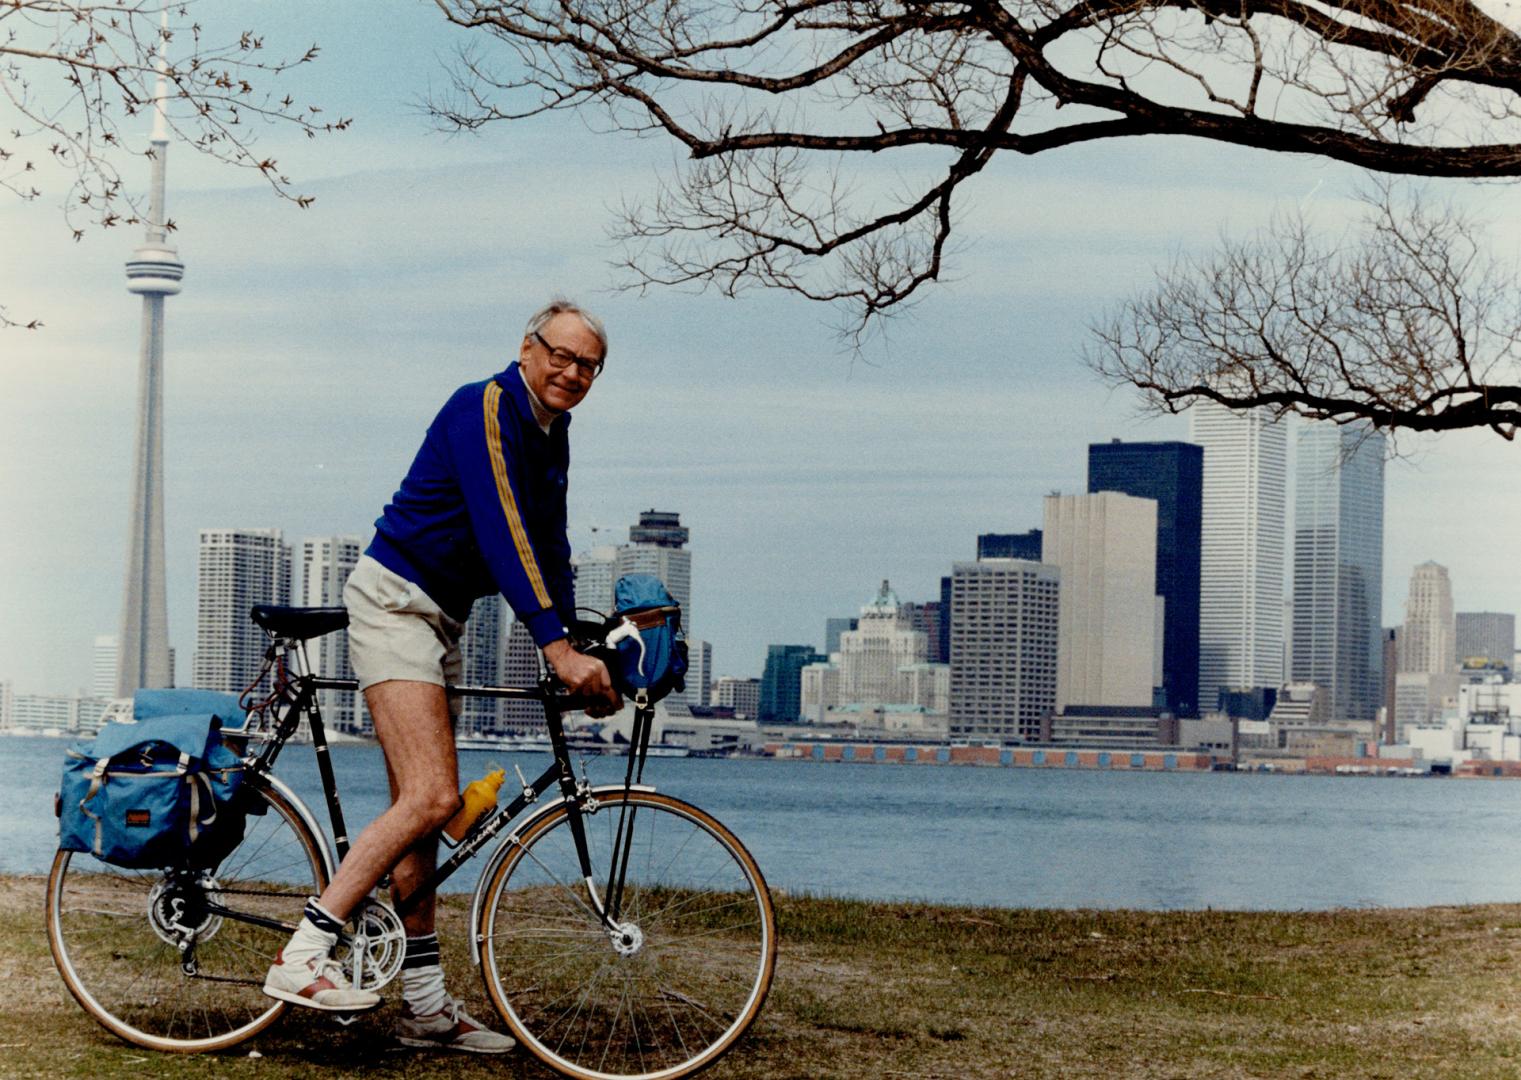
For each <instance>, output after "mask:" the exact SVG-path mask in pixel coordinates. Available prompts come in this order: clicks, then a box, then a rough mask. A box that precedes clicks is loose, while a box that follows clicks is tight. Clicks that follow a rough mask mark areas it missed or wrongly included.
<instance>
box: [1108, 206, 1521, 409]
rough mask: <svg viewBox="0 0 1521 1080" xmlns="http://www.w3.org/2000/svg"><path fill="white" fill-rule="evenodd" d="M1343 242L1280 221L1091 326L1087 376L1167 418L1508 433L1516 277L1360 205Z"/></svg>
mask: <svg viewBox="0 0 1521 1080" xmlns="http://www.w3.org/2000/svg"><path fill="white" fill-rule="evenodd" d="M1367 202H1368V212H1367V214H1366V216H1365V218H1364V220H1363V222H1362V225H1361V229H1360V231H1358V232H1357V233H1356V234H1354V235H1351V236H1348V237H1344V238H1341V239H1340V240H1337V241H1333V242H1324V241H1317V240H1315V239H1313V238H1312V235H1313V234H1312V230H1311V228H1310V226H1309V225H1308V223H1307V222H1306V221H1305V220H1304V218H1303V217H1301V216H1297V215H1296V216H1280V217H1279V218H1277V219H1276V220H1275V221H1274V222H1273V224H1272V225H1271V226H1270V227H1269V228H1268V229H1266V230H1265V231H1264V232H1263V233H1262V234H1260V235H1259V236H1257V237H1256V238H1255V239H1253V240H1251V241H1248V242H1237V241H1229V240H1227V241H1225V242H1224V243H1223V244H1222V245H1221V248H1220V250H1219V251H1218V252H1217V253H1216V254H1215V255H1213V256H1212V257H1210V258H1208V259H1203V260H1197V259H1189V258H1183V259H1180V260H1178V261H1177V262H1175V263H1174V264H1173V265H1172V266H1171V267H1170V268H1169V269H1167V270H1166V271H1164V272H1162V273H1161V274H1159V275H1158V280H1157V284H1156V286H1155V288H1153V289H1152V290H1150V291H1149V292H1147V293H1145V294H1144V295H1142V296H1139V297H1137V298H1135V299H1132V300H1130V301H1128V302H1127V303H1125V304H1124V305H1123V306H1122V307H1121V308H1120V309H1119V310H1118V311H1117V312H1116V313H1115V314H1114V315H1112V316H1111V317H1110V318H1108V319H1107V320H1105V321H1104V322H1102V323H1100V324H1099V325H1097V326H1094V327H1093V328H1092V329H1093V339H1092V343H1091V345H1090V348H1089V349H1088V352H1087V361H1088V364H1089V366H1090V367H1091V368H1093V369H1094V370H1095V371H1096V372H1098V374H1099V375H1100V376H1102V377H1103V378H1104V379H1106V380H1107V381H1109V382H1111V383H1114V384H1117V385H1123V384H1127V383H1128V384H1130V385H1133V386H1136V387H1138V388H1139V389H1140V390H1141V391H1142V393H1143V395H1144V397H1145V398H1146V400H1147V401H1148V402H1150V403H1151V404H1152V405H1153V406H1155V407H1157V408H1160V409H1164V410H1166V411H1170V412H1178V411H1181V410H1182V409H1184V408H1187V407H1188V406H1189V405H1190V404H1192V403H1193V402H1194V401H1197V400H1200V399H1205V400H1210V401H1216V402H1219V403H1220V404H1222V405H1226V406H1229V407H1230V408H1236V409H1246V408H1256V407H1268V408H1271V409H1273V410H1275V411H1276V412H1278V413H1290V412H1292V413H1298V414H1299V415H1301V416H1305V417H1308V418H1310V419H1314V420H1331V421H1334V422H1336V423H1339V424H1347V423H1352V422H1366V423H1369V424H1371V425H1373V426H1374V427H1376V428H1382V429H1386V430H1401V429H1403V430H1408V431H1449V430H1453V429H1457V428H1468V427H1488V428H1490V429H1491V430H1493V431H1495V432H1496V433H1497V434H1499V435H1500V436H1502V437H1503V438H1505V439H1514V438H1515V436H1516V430H1517V425H1518V424H1521V305H1518V302H1517V300H1516V296H1515V289H1514V287H1513V283H1514V281H1515V272H1516V268H1515V267H1514V266H1508V265H1502V264H1501V263H1500V262H1498V261H1497V260H1496V259H1495V258H1494V257H1493V256H1492V255H1491V254H1490V253H1489V252H1488V250H1487V249H1486V248H1485V247H1484V245H1483V243H1482V241H1481V239H1480V237H1481V236H1482V235H1483V230H1482V229H1481V228H1480V226H1479V225H1478V224H1477V223H1475V222H1474V221H1473V220H1472V219H1471V218H1469V217H1468V216H1466V215H1464V214H1462V213H1460V212H1458V211H1457V210H1455V209H1453V208H1452V207H1450V206H1443V207H1433V206H1431V205H1428V204H1427V203H1425V202H1424V201H1423V200H1421V199H1420V198H1412V199H1411V200H1409V202H1408V204H1402V203H1401V202H1400V201H1399V200H1397V199H1396V198H1395V197H1394V195H1393V193H1392V191H1391V190H1390V188H1389V187H1387V186H1385V187H1381V188H1379V189H1378V190H1377V191H1376V192H1375V193H1374V194H1372V195H1370V196H1369V197H1368V199H1367Z"/></svg>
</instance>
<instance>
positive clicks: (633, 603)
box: [612, 574, 687, 705]
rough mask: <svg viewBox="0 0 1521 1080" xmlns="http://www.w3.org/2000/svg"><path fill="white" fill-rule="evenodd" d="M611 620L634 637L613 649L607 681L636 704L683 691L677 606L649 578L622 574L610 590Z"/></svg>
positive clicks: (655, 580) (661, 586) (684, 664)
mask: <svg viewBox="0 0 1521 1080" xmlns="http://www.w3.org/2000/svg"><path fill="white" fill-rule="evenodd" d="M613 603H614V610H613V617H614V619H615V620H626V621H628V622H631V623H633V624H634V626H635V627H636V628H637V629H638V631H639V632H638V635H637V636H634V637H626V638H624V639H623V640H621V641H619V642H618V643H617V645H616V646H615V647H616V648H617V650H618V662H617V663H616V664H615V665H613V667H614V669H615V670H613V672H612V676H613V682H614V683H615V684H616V685H617V687H618V690H619V692H620V693H622V694H623V695H624V696H625V697H630V698H633V699H634V701H635V702H636V703H637V704H640V705H653V704H654V703H655V702H657V701H659V700H660V699H661V698H663V697H665V696H666V695H667V694H669V693H670V692H671V691H673V690H684V689H686V679H685V676H686V673H687V642H686V637H685V636H684V635H683V634H682V630H681V607H680V605H678V604H677V603H676V601H675V600H673V599H672V598H671V594H670V591H669V590H668V589H666V587H665V583H664V582H662V581H661V580H660V579H659V578H658V577H656V576H655V575H654V574H626V575H624V576H623V577H621V578H619V579H618V583H617V584H616V585H614V586H613Z"/></svg>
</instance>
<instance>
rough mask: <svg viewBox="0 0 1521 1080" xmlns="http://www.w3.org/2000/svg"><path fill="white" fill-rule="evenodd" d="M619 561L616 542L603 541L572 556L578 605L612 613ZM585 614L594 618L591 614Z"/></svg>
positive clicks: (607, 613) (604, 612)
mask: <svg viewBox="0 0 1521 1080" xmlns="http://www.w3.org/2000/svg"><path fill="white" fill-rule="evenodd" d="M617 562H618V549H617V548H616V547H614V546H613V545H612V544H599V545H598V546H596V547H593V548H591V549H589V550H587V551H582V552H577V553H576V554H575V555H572V556H571V557H570V565H571V567H572V568H573V569H574V570H575V573H576V606H577V607H584V608H591V609H592V611H600V612H602V614H604V615H610V614H612V610H613V568H614V567H615V566H616V565H617ZM583 614H584V615H585V617H586V618H591V615H590V614H589V613H583Z"/></svg>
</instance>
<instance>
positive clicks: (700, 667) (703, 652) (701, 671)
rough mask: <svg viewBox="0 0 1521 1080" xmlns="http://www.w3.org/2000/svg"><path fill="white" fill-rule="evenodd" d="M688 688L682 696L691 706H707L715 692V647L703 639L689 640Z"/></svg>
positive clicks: (690, 638) (689, 638)
mask: <svg viewBox="0 0 1521 1080" xmlns="http://www.w3.org/2000/svg"><path fill="white" fill-rule="evenodd" d="M686 684H687V688H686V689H685V690H684V691H682V693H681V694H680V697H681V700H683V701H685V702H687V703H688V704H689V705H706V704H707V703H708V697H709V695H710V694H711V693H712V691H713V645H712V643H711V642H707V641H703V640H702V639H701V638H694V637H688V638H687V674H686Z"/></svg>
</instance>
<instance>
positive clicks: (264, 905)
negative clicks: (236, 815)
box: [47, 783, 328, 1053]
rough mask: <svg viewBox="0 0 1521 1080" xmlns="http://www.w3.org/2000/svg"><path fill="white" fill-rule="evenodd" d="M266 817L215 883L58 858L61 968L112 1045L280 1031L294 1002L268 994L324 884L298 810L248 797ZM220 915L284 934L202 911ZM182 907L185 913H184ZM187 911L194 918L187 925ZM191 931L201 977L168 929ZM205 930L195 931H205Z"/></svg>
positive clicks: (273, 798)
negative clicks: (185, 966)
mask: <svg viewBox="0 0 1521 1080" xmlns="http://www.w3.org/2000/svg"><path fill="white" fill-rule="evenodd" d="M244 793H246V796H245V797H247V798H250V799H255V800H258V801H259V802H260V803H261V804H262V807H261V808H260V810H261V812H255V813H252V814H250V816H249V817H248V819H247V823H246V832H245V835H244V838H243V840H242V842H241V843H239V844H238V845H237V847H235V848H234V849H233V850H232V852H231V853H230V854H229V855H227V856H226V857H225V858H224V859H222V860H221V862H220V863H219V864H218V866H217V868H216V870H215V871H214V872H209V873H210V878H209V879H208V878H206V877H203V876H200V875H196V876H195V877H194V878H193V879H192V878H191V877H190V876H189V875H188V873H186V874H180V875H172V874H170V873H169V872H167V871H161V870H127V869H123V868H121V867H117V866H110V865H108V864H106V863H103V862H100V861H99V860H97V859H95V858H94V857H92V856H90V855H88V854H82V853H79V852H70V851H59V852H58V854H57V855H56V856H54V858H53V866H52V871H51V872H50V873H49V875H48V887H47V933H48V945H49V947H50V948H51V950H52V953H53V962H54V963H55V964H57V965H58V972H59V974H60V975H62V976H63V981H64V984H65V985H66V986H67V987H68V988H69V992H70V993H71V994H73V995H74V998H75V1000H76V1001H78V1002H79V1004H80V1005H81V1006H82V1007H83V1008H84V1010H85V1012H87V1013H89V1014H90V1015H91V1016H92V1017H94V1018H95V1019H96V1020H97V1021H99V1022H100V1023H101V1024H102V1025H103V1026H104V1027H105V1028H106V1029H107V1030H108V1031H110V1032H111V1033H112V1034H114V1035H117V1036H119V1037H120V1038H122V1039H125V1040H126V1041H127V1042H130V1043H135V1044H136V1045H138V1046H142V1047H146V1048H148V1049H150V1050H160V1051H170V1052H176V1053H198V1052H203V1051H211V1050H224V1049H226V1048H228V1047H230V1046H235V1045H237V1044H238V1043H240V1042H243V1041H244V1040H245V1039H249V1038H252V1037H253V1036H254V1035H257V1034H258V1033H259V1032H261V1031H263V1030H264V1029H265V1028H267V1027H268V1026H269V1025H270V1024H272V1023H274V1021H275V1020H277V1019H278V1018H279V1017H280V1015H281V1014H282V1013H283V1012H284V1011H285V1008H286V1003H285V1002H283V1001H276V1000H274V999H273V998H268V997H265V996H264V994H263V993H262V992H261V990H260V988H261V987H262V986H263V983H264V975H265V972H266V970H267V969H268V967H269V965H270V964H271V963H273V962H274V958H275V953H276V952H277V951H278V950H279V949H280V948H281V946H283V945H284V944H285V941H286V939H287V938H288V937H289V934H290V931H291V930H294V929H295V926H296V924H297V923H298V922H299V921H300V919H301V910H302V907H303V906H304V905H305V903H306V900H307V898H308V897H310V896H316V895H318V894H320V893H321V892H322V890H323V888H324V887H325V886H326V885H327V879H328V875H327V868H326V861H325V859H324V853H323V848H322V845H321V842H320V841H319V840H318V839H317V837H316V836H315V835H314V834H313V833H312V832H311V830H310V828H309V827H308V826H307V824H306V822H305V821H304V820H303V819H302V817H301V815H300V814H299V813H298V812H297V810H296V809H295V807H294V806H293V804H292V803H291V802H290V800H288V799H287V798H286V797H285V796H284V795H282V794H281V793H280V792H279V791H276V790H274V789H273V788H271V787H268V786H266V785H263V784H255V783H249V784H247V785H245V787H244ZM213 895H214V896H215V898H216V899H218V900H219V901H220V903H221V904H222V906H224V907H227V908H229V909H233V910H235V911H241V912H245V913H248V914H249V915H252V916H256V917H261V918H265V919H273V920H275V921H276V922H278V923H279V924H281V926H282V927H285V928H275V927H269V926H260V925H256V924H254V923H252V922H247V921H243V920H240V919H238V918H237V917H235V916H232V915H225V916H220V915H215V914H211V913H208V912H205V911H200V912H196V903H197V901H198V900H199V899H204V898H205V897H207V896H213ZM176 905H178V906H176ZM186 912H190V914H189V915H187V914H186ZM174 919H179V920H181V925H187V924H188V923H195V924H196V925H195V929H197V931H198V936H197V940H196V942H195V945H194V949H193V954H194V958H195V963H196V969H197V970H196V972H195V973H194V974H187V973H186V972H184V971H183V970H182V968H181V956H180V952H179V950H178V948H177V947H176V945H175V944H174V943H173V941H172V938H173V934H174V931H173V930H172V929H168V928H167V927H166V923H168V922H169V921H171V920H174ZM197 920H199V921H198V922H197Z"/></svg>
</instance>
